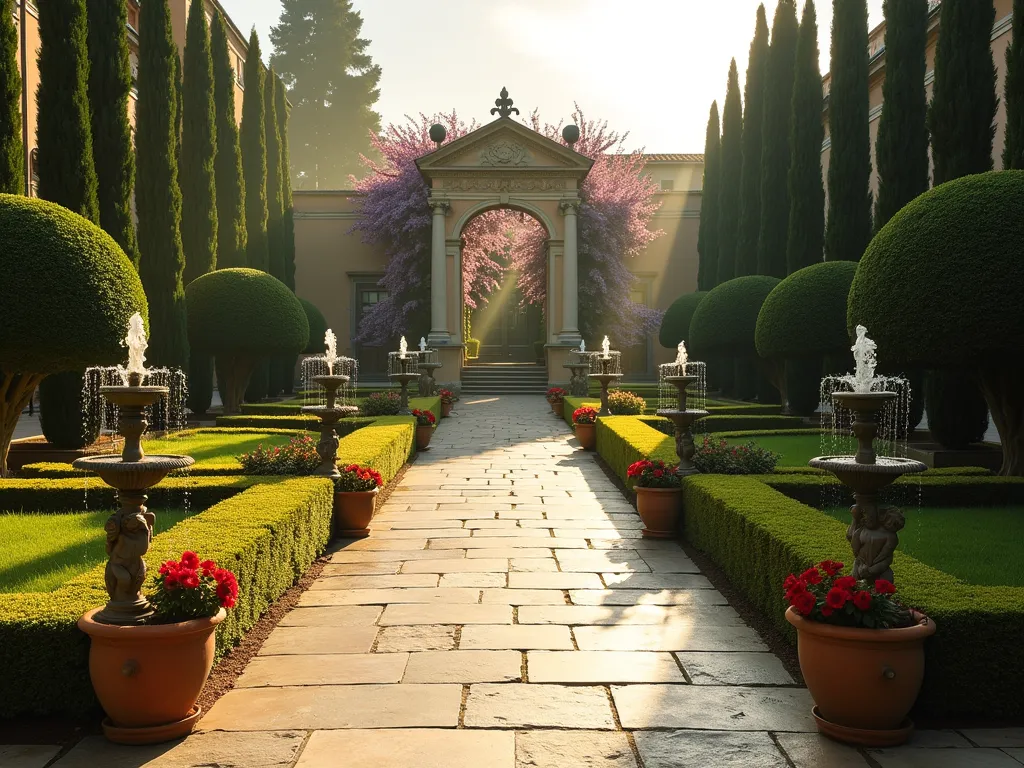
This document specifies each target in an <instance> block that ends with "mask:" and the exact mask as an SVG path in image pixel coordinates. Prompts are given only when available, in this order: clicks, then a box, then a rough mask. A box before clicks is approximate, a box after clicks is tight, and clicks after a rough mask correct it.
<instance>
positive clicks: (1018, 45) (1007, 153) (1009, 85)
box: [1003, 0, 1024, 170]
mask: <svg viewBox="0 0 1024 768" xmlns="http://www.w3.org/2000/svg"><path fill="white" fill-rule="evenodd" d="M1012 34H1013V39H1012V40H1011V41H1010V44H1009V45H1008V46H1007V47H1006V85H1005V96H1004V99H1005V101H1006V137H1005V144H1004V145H1003V168H1005V169H1006V170H1011V169H1013V170H1022V169H1024V0H1013V32H1012Z"/></svg>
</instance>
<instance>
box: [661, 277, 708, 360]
mask: <svg viewBox="0 0 1024 768" xmlns="http://www.w3.org/2000/svg"><path fill="white" fill-rule="evenodd" d="M707 295H708V292H707V291H694V292H693V293H684V294H683V295H682V296H680V297H679V298H678V299H676V300H675V301H673V302H672V303H671V304H670V305H669V308H668V309H667V310H665V315H664V317H662V318H661V327H660V328H659V329H658V342H659V343H660V344H661V346H663V347H665V348H667V349H676V348H677V347H678V346H679V342H680V341H686V342H687V344H689V338H690V321H691V320H692V319H693V313H694V312H695V311H696V310H697V305H698V304H700V302H701V300H702V299H703V298H704V297H705V296H707Z"/></svg>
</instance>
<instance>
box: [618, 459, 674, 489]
mask: <svg viewBox="0 0 1024 768" xmlns="http://www.w3.org/2000/svg"><path fill="white" fill-rule="evenodd" d="M675 470H676V468H675V466H671V467H670V466H668V465H666V464H665V462H664V461H662V460H661V459H657V460H656V461H651V460H650V459H641V460H640V461H634V462H633V463H632V464H630V465H629V468H628V469H626V477H630V478H633V479H634V480H635V482H636V485H637V487H639V488H678V487H679V486H680V484H681V482H680V479H679V476H678V475H677V474H676V472H675Z"/></svg>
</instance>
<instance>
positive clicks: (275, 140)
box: [263, 68, 292, 397]
mask: <svg viewBox="0 0 1024 768" xmlns="http://www.w3.org/2000/svg"><path fill="white" fill-rule="evenodd" d="M276 82H277V75H275V74H274V70H273V68H271V70H270V71H269V72H267V77H266V80H265V81H264V90H263V106H264V109H263V132H264V138H265V140H266V145H267V251H268V254H269V269H268V270H267V271H268V272H270V274H272V275H273V276H274V277H276V278H277V279H278V280H280V281H281V282H282V283H283V282H284V281H285V276H284V210H283V209H282V204H281V137H280V135H279V134H278V125H277V98H276V96H275V93H274V91H275V90H276V89H275V83H276ZM290 362H291V357H288V358H287V359H286V358H280V357H279V358H274V359H273V360H271V361H270V371H269V379H268V391H267V394H268V395H270V396H271V397H273V396H275V395H277V394H279V393H280V392H282V391H283V390H284V388H285V383H286V381H287V380H288V379H290V378H291V374H292V370H291V369H287V366H288V364H289V363H290Z"/></svg>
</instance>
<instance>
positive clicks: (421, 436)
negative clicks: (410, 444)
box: [416, 424, 434, 451]
mask: <svg viewBox="0 0 1024 768" xmlns="http://www.w3.org/2000/svg"><path fill="white" fill-rule="evenodd" d="M433 436H434V428H433V427H432V426H430V425H429V424H428V425H427V426H425V427H421V426H417V427H416V450H417V451H423V450H426V448H427V446H428V445H430V438H431V437H433Z"/></svg>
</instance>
